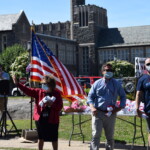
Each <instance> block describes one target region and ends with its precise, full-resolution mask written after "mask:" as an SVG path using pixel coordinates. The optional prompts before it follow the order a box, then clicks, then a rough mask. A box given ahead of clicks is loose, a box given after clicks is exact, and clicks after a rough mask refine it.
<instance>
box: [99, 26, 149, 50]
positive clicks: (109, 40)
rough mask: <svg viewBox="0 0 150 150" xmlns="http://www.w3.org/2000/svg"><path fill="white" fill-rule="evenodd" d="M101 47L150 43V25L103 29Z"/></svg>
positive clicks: (100, 38) (100, 37) (100, 40)
mask: <svg viewBox="0 0 150 150" xmlns="http://www.w3.org/2000/svg"><path fill="white" fill-rule="evenodd" d="M98 41H99V42H98V44H99V45H98V46H99V47H100V48H102V47H103V48H105V47H106V48H107V47H124V46H135V45H137V46H138V45H150V26H133V27H123V28H109V29H103V30H101V32H100V34H99V39H98Z"/></svg>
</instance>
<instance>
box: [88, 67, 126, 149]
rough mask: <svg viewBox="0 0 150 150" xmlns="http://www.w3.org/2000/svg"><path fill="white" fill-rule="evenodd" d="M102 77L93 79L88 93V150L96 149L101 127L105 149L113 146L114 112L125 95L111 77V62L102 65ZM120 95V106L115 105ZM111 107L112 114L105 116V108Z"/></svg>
mask: <svg viewBox="0 0 150 150" xmlns="http://www.w3.org/2000/svg"><path fill="white" fill-rule="evenodd" d="M102 74H103V78H101V79H99V80H97V81H95V83H94V84H93V85H92V88H91V90H90V92H89V94H88V101H87V103H88V104H89V106H90V108H91V112H92V141H91V146H90V150H98V149H99V143H100V136H101V133H102V128H104V131H105V136H106V139H107V143H106V150H113V148H114V126H115V120H116V113H117V112H118V111H120V110H121V109H122V108H124V107H125V103H126V95H125V92H124V89H123V88H122V86H121V84H120V83H119V82H118V81H117V80H115V79H114V78H113V70H112V65H111V64H104V65H103V66H102ZM118 95H119V96H120V106H119V107H116V101H117V98H118ZM109 106H111V107H112V108H113V110H112V114H111V115H110V116H107V115H106V114H107V113H108V111H107V108H108V107H109Z"/></svg>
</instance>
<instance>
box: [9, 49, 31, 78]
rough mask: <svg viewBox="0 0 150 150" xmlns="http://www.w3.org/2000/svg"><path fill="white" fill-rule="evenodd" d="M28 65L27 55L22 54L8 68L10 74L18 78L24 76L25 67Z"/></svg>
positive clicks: (26, 53) (25, 53)
mask: <svg viewBox="0 0 150 150" xmlns="http://www.w3.org/2000/svg"><path fill="white" fill-rule="evenodd" d="M28 64H29V53H28V52H24V53H22V54H21V55H20V56H18V57H17V58H16V59H15V61H14V63H13V64H12V65H11V66H10V69H11V71H10V74H15V75H16V76H17V77H18V78H21V77H25V76H26V67H27V66H28Z"/></svg>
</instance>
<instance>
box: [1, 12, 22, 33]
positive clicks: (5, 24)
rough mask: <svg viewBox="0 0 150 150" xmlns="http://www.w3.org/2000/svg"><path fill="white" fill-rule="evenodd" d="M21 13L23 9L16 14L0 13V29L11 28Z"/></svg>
mask: <svg viewBox="0 0 150 150" xmlns="http://www.w3.org/2000/svg"><path fill="white" fill-rule="evenodd" d="M22 13H24V11H21V12H20V13H18V14H9V15H0V31H6V30H12V26H13V24H15V23H17V21H18V20H19V18H20V16H21V14H22Z"/></svg>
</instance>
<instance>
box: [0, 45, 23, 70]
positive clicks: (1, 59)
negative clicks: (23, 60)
mask: <svg viewBox="0 0 150 150" xmlns="http://www.w3.org/2000/svg"><path fill="white" fill-rule="evenodd" d="M25 51H26V49H25V48H23V47H22V46H21V45H19V44H15V45H13V46H11V47H7V48H6V49H5V50H4V51H3V52H2V53H1V54H0V64H2V65H3V66H4V70H5V71H6V72H9V71H10V66H11V64H12V63H13V62H14V61H15V59H16V57H18V56H20V55H21V54H22V53H23V52H25Z"/></svg>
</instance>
